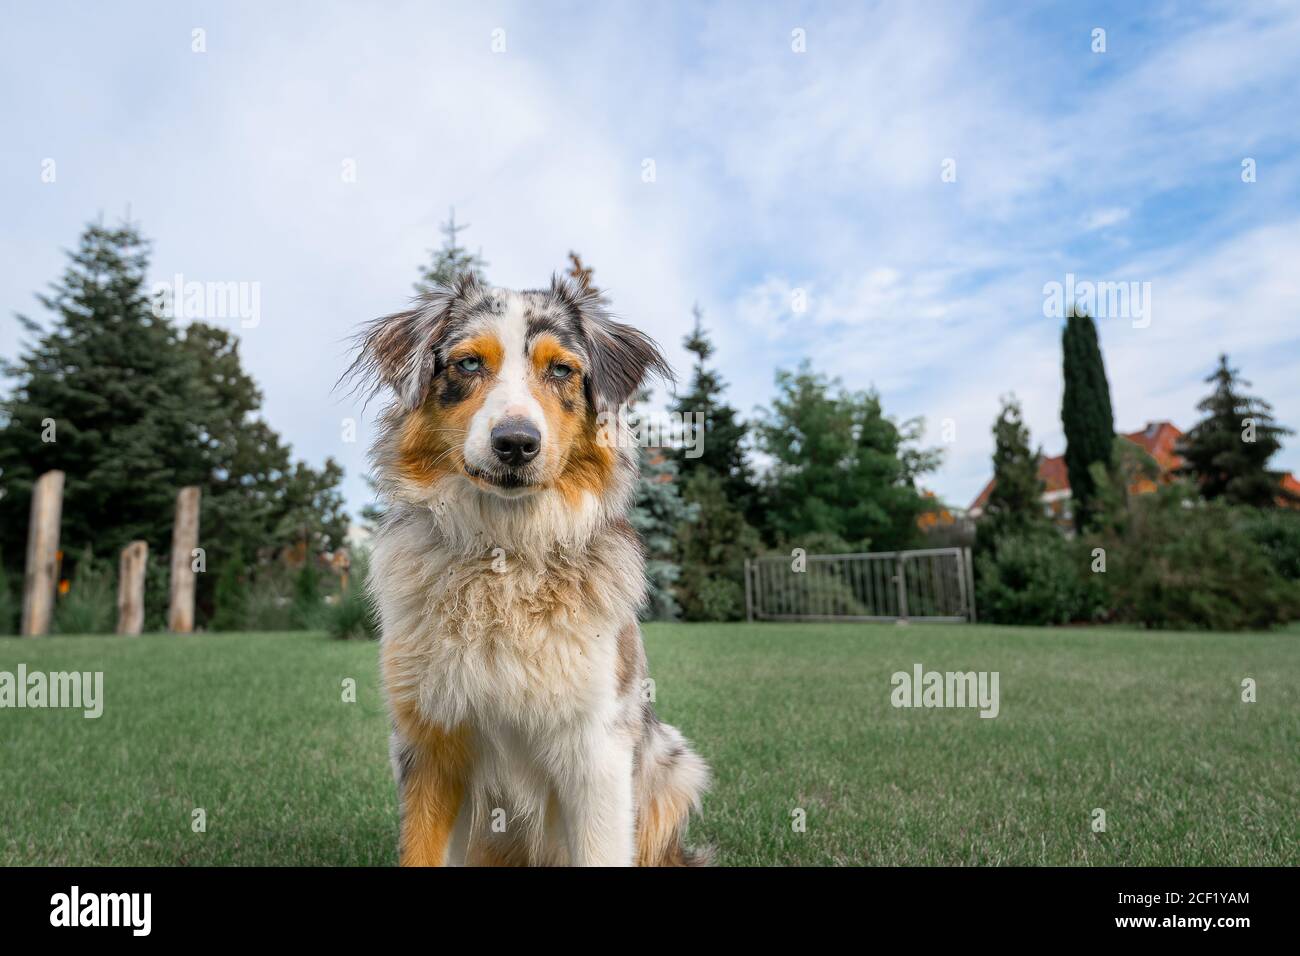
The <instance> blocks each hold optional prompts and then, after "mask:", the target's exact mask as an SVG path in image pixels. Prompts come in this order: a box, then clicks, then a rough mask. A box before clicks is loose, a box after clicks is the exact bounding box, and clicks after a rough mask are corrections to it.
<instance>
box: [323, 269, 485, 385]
mask: <svg viewBox="0 0 1300 956" xmlns="http://www.w3.org/2000/svg"><path fill="white" fill-rule="evenodd" d="M485 291H486V290H485V289H484V287H483V284H482V283H481V282H480V281H479V280H478V279H477V278H476V277H475V276H474V275H472V274H466V275H461V276H459V277H457V278H456V279H455V280H453V281H452V283H451V284H450V285H446V286H437V287H436V288H434V289H433V290H432V291H429V292H423V293H421V294H420V295H419V296H417V297H416V299H415V301H414V303H413V304H412V306H411V308H409V309H407V310H406V311H404V312H394V313H393V314H392V315H385V316H383V317H382V318H378V319H375V320H374V321H372V322H369V323H367V324H366V326H365V327H364V328H362V330H361V332H360V334H358V336H357V341H358V343H359V351H358V353H357V357H356V360H355V361H354V362H353V363H352V365H351V367H350V368H348V370H347V371H346V372H344V373H343V377H342V378H341V379H340V380H339V381H340V382H342V381H345V380H347V381H354V382H357V384H358V387H365V386H367V385H368V386H369V394H370V395H373V394H374V393H375V392H377V391H379V390H380V389H381V388H383V387H384V386H388V387H389V388H391V389H392V390H393V394H394V395H396V396H397V400H398V402H399V403H400V404H401V406H402V407H403V408H404V409H406V410H408V411H410V410H413V409H416V408H419V407H420V406H421V405H423V404H424V400H425V399H426V398H427V397H428V395H429V385H430V383H431V382H432V381H433V378H434V376H435V375H437V374H438V371H439V364H438V363H439V361H440V359H439V356H438V346H439V344H440V343H441V342H442V341H443V339H445V338H446V337H447V333H448V332H449V331H450V330H451V328H452V326H453V325H454V323H455V316H456V315H457V314H458V312H459V311H460V307H461V306H462V305H463V304H465V303H466V302H468V301H470V300H473V299H477V298H478V297H480V296H481V295H483V294H484V293H485Z"/></svg>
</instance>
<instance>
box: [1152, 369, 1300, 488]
mask: <svg viewBox="0 0 1300 956" xmlns="http://www.w3.org/2000/svg"><path fill="white" fill-rule="evenodd" d="M1205 381H1206V382H1207V383H1211V384H1213V385H1214V391H1213V392H1212V393H1211V394H1210V395H1209V396H1208V397H1207V398H1205V399H1204V400H1203V401H1202V402H1201V403H1200V404H1199V405H1197V406H1196V407H1197V408H1198V409H1200V410H1201V411H1202V412H1205V414H1206V417H1205V418H1204V419H1203V420H1202V421H1200V422H1198V423H1197V425H1196V426H1195V427H1194V428H1192V430H1191V431H1189V432H1188V433H1187V434H1186V435H1184V436H1183V438H1182V441H1181V442H1180V444H1179V448H1178V453H1179V454H1180V455H1182V456H1183V459H1184V462H1185V463H1184V465H1183V469H1182V470H1183V473H1184V474H1187V475H1190V476H1191V477H1192V478H1193V479H1194V480H1195V481H1196V484H1197V487H1198V488H1199V489H1200V492H1201V494H1202V495H1204V496H1205V497H1206V498H1207V499H1210V500H1214V499H1216V498H1222V499H1223V500H1224V501H1225V502H1227V503H1228V504H1238V505H1253V506H1255V507H1257V508H1271V507H1273V506H1274V505H1275V504H1277V502H1278V500H1279V499H1282V500H1288V499H1292V498H1293V497H1294V496H1293V495H1292V494H1291V493H1290V492H1287V491H1286V490H1284V489H1283V488H1282V485H1281V481H1282V477H1283V474H1282V472H1279V471H1270V470H1269V467H1268V463H1269V460H1270V459H1271V458H1272V457H1273V456H1274V455H1276V454H1277V453H1278V451H1279V450H1281V448H1282V436H1284V435H1290V434H1292V432H1291V430H1290V429H1287V428H1283V427H1282V426H1280V425H1278V424H1277V423H1276V422H1275V421H1274V419H1273V407H1272V406H1271V405H1269V403H1268V402H1266V401H1264V400H1263V399H1259V398H1254V397H1252V396H1250V395H1246V394H1244V393H1243V392H1242V389H1244V388H1249V387H1250V382H1247V381H1244V380H1243V379H1241V378H1239V377H1238V370H1237V369H1234V368H1232V367H1231V366H1229V365H1228V356H1226V355H1220V356H1219V367H1218V368H1217V369H1215V370H1214V372H1213V374H1211V375H1210V376H1209V377H1208V378H1207V379H1206V380H1205Z"/></svg>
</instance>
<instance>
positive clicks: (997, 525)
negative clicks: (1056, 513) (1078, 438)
mask: <svg viewBox="0 0 1300 956" xmlns="http://www.w3.org/2000/svg"><path fill="white" fill-rule="evenodd" d="M993 445H994V447H993V488H992V490H991V491H990V492H989V499H988V503H987V504H986V505H985V507H984V514H983V515H982V516H981V518H980V524H979V541H980V544H981V545H982V546H988V547H993V548H996V547H997V540H998V539H999V538H1002V537H1004V536H1007V535H1014V534H1021V533H1024V532H1027V531H1033V530H1037V529H1041V528H1046V527H1047V526H1048V523H1047V519H1046V516H1045V515H1044V513H1043V506H1042V494H1043V482H1042V481H1041V480H1040V479H1039V477H1038V460H1039V458H1040V457H1041V455H1040V453H1038V452H1035V451H1034V450H1033V449H1032V447H1031V446H1030V443H1029V427H1028V426H1027V425H1026V424H1025V421H1024V417H1023V415H1022V413H1021V409H1020V402H1019V401H1018V400H1017V399H1016V397H1015V396H1014V395H1011V396H1008V397H1006V398H1004V399H1003V400H1002V410H1001V412H1000V413H999V414H998V417H997V420H996V421H995V422H994V423H993Z"/></svg>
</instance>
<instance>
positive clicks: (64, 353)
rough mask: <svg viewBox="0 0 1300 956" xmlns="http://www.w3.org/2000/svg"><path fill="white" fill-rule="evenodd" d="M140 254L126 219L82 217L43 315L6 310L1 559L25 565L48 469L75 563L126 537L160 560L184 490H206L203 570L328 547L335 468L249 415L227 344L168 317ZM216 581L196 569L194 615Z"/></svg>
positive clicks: (109, 554)
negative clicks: (13, 355)
mask: <svg viewBox="0 0 1300 956" xmlns="http://www.w3.org/2000/svg"><path fill="white" fill-rule="evenodd" d="M148 263H149V246H148V243H147V241H146V240H145V239H144V238H143V236H142V235H141V233H140V232H139V230H138V228H137V227H136V226H135V225H134V224H132V223H122V224H121V225H118V226H116V227H111V228H110V227H107V226H105V225H103V224H102V223H95V224H92V225H90V226H88V227H87V228H86V230H85V232H84V233H83V234H82V236H81V238H80V241H79V243H78V245H77V248H76V249H75V250H73V251H71V252H70V253H69V263H68V266H67V268H66V269H65V271H64V273H63V275H62V276H61V277H60V278H59V279H58V280H57V281H56V282H54V283H53V284H52V285H51V287H50V291H49V292H48V293H47V294H45V295H38V296H37V299H38V301H40V303H41V304H42V305H43V306H45V308H46V309H47V310H48V311H49V312H50V313H51V319H50V320H49V321H48V323H47V324H46V325H44V326H43V325H40V324H38V323H37V322H35V321H33V320H31V319H29V318H26V317H25V316H19V321H20V322H21V324H22V326H23V328H24V329H25V330H26V331H27V333H28V334H29V336H30V342H29V344H27V345H25V346H24V351H23V352H22V354H20V355H19V357H18V359H17V361H15V362H12V363H6V365H5V366H4V372H5V374H6V376H7V377H9V378H10V379H12V380H13V382H14V386H13V389H12V391H11V393H10V394H9V395H8V396H7V397H6V398H5V399H4V400H3V401H0V491H2V493H0V560H3V561H4V562H5V563H6V564H7V565H8V566H9V567H22V564H23V559H24V554H25V544H26V534H27V517H28V509H29V507H30V502H31V493H32V485H33V483H34V482H35V480H36V479H37V478H38V477H39V476H40V475H41V474H42V473H44V472H45V471H48V470H50V469H59V470H61V471H63V472H64V473H65V475H66V481H65V485H64V496H63V520H62V541H63V550H64V553H65V554H69V555H73V556H74V557H73V561H75V556H76V555H78V554H81V553H82V552H83V551H84V550H85V549H86V548H87V547H90V548H93V550H94V553H95V554H96V555H98V556H99V557H101V558H103V559H105V560H107V561H110V562H114V563H115V562H116V557H117V554H118V552H119V551H120V549H121V548H122V547H123V546H124V545H125V544H126V543H127V542H129V541H131V540H134V539H137V538H139V539H143V540H145V541H148V542H149V546H150V552H151V553H152V554H153V555H156V556H163V558H164V560H165V556H166V555H167V554H168V552H169V549H170V544H171V528H172V523H173V519H174V510H175V500H176V493H177V491H178V490H179V489H180V488H181V487H183V486H185V485H198V486H199V487H200V488H201V489H202V492H203V497H202V501H203V511H202V516H201V519H200V527H201V544H202V546H203V547H204V548H205V549H206V558H207V560H206V564H207V569H208V570H209V571H211V572H219V571H220V568H221V564H222V561H224V560H225V559H226V558H227V557H229V556H232V555H234V554H235V553H237V552H240V551H242V552H243V553H244V554H248V555H253V554H258V553H265V552H267V551H274V550H275V549H276V548H277V547H279V546H282V545H286V544H289V543H290V542H292V541H294V540H300V539H302V538H303V537H304V536H305V537H306V538H307V539H309V541H310V544H311V546H312V548H313V549H315V550H321V549H324V548H329V547H334V546H336V545H337V544H339V543H341V542H342V539H343V536H344V534H345V532H346V529H347V515H346V513H345V512H344V510H343V502H342V498H341V497H340V496H339V494H338V491H337V486H338V484H339V482H340V480H341V478H342V469H341V468H339V467H338V465H337V464H335V463H334V462H332V461H329V460H327V461H326V463H325V466H324V467H323V468H322V469H319V470H318V469H314V468H311V467H309V466H306V465H304V464H302V463H297V464H295V463H294V462H293V461H292V459H291V454H290V448H289V446H288V445H286V444H284V443H283V442H282V441H281V440H280V437H279V436H278V435H277V434H276V433H275V432H274V431H273V430H272V429H271V428H270V427H269V426H268V425H267V424H266V423H265V422H264V421H262V420H261V419H260V418H259V417H257V416H258V412H259V409H260V406H261V393H260V392H259V390H258V388H257V386H256V383H254V382H253V380H252V379H251V378H250V377H249V376H248V375H247V374H246V373H245V372H244V370H243V368H242V364H241V360H240V355H239V340H238V339H237V338H236V337H235V336H233V335H231V334H230V333H229V332H228V331H226V330H224V329H220V328H216V327H214V326H211V325H206V324H204V323H200V322H195V323H191V324H190V325H189V326H187V327H186V328H184V329H180V328H178V327H177V325H176V324H175V323H174V322H173V320H172V319H170V318H169V317H168V316H167V315H166V313H165V311H164V310H162V309H160V308H158V307H157V305H158V304H157V303H156V302H153V301H151V300H150V298H149V296H148V294H147V292H146V286H145V282H146V276H147V272H148ZM291 513H292V519H291V520H289V516H290V514H291ZM215 576H216V575H215V573H213V574H202V575H200V576H199V582H198V588H199V590H198V604H199V615H200V618H201V619H206V617H207V616H208V615H210V613H211V610H212V598H213V590H214V585H215V580H214V578H215ZM153 577H155V575H154V574H153V572H152V568H151V573H150V580H149V583H150V584H153V583H155V582H153V581H152V578H153Z"/></svg>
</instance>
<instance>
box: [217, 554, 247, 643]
mask: <svg viewBox="0 0 1300 956" xmlns="http://www.w3.org/2000/svg"><path fill="white" fill-rule="evenodd" d="M249 583H250V582H249V579H248V568H247V567H246V566H245V564H244V560H243V558H242V557H241V556H240V555H238V554H234V555H231V556H230V557H229V558H227V559H226V560H225V562H223V563H222V565H221V573H220V574H219V575H218V576H217V585H216V588H215V589H214V590H213V599H212V604H213V609H212V620H211V621H210V622H209V627H211V628H212V630H214V631H243V630H247V629H248V626H249V620H248V590H249Z"/></svg>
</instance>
